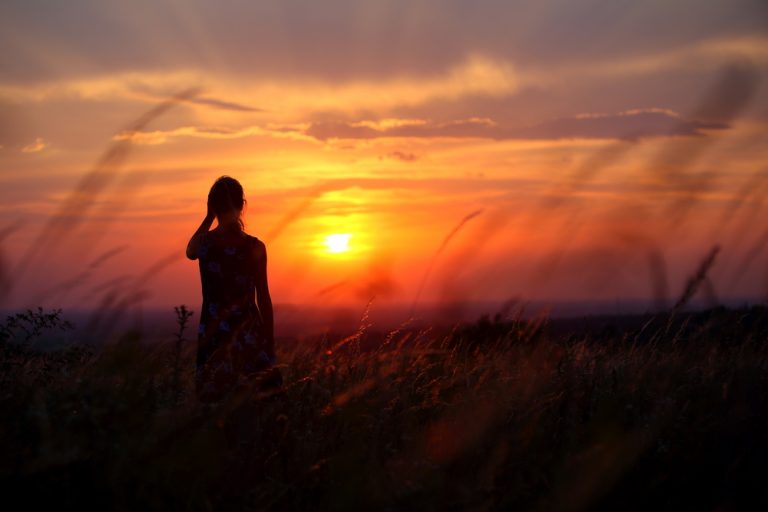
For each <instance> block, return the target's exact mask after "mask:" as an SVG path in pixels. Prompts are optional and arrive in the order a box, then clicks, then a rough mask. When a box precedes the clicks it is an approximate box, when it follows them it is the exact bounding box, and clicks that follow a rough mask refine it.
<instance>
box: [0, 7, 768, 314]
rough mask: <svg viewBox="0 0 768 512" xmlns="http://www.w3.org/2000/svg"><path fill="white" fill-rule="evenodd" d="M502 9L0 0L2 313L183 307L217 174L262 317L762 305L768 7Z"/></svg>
mask: <svg viewBox="0 0 768 512" xmlns="http://www.w3.org/2000/svg"><path fill="white" fill-rule="evenodd" d="M470 4H471V5H470ZM500 4H504V3H499V2H476V3H474V2H473V3H467V6H463V5H460V4H451V5H447V4H444V3H439V2H383V1H381V2H380V1H374V2H365V3H362V2H361V3H357V2H355V3H350V2H345V1H341V0H333V1H330V2H328V3H323V7H322V8H321V7H318V6H317V3H314V2H309V3H306V2H298V1H287V2H274V3H273V4H270V3H263V4H261V3H259V5H257V6H249V7H246V6H243V5H241V4H238V5H237V6H234V5H230V4H229V3H226V2H225V3H224V4H222V6H220V7H217V9H216V10H212V8H211V7H209V6H207V5H205V4H204V3H186V2H185V3H180V2H175V1H167V2H158V3H156V4H153V9H155V10H156V11H155V15H154V16H152V17H151V19H150V18H148V17H147V15H146V14H145V12H146V11H145V10H143V9H142V8H141V6H139V5H132V6H130V7H127V6H125V5H123V4H117V3H114V4H113V3H110V2H96V1H84V0H83V1H78V2H75V3H73V4H69V5H67V6H66V7H65V6H54V7H52V6H48V5H45V4H40V5H38V4H37V3H36V2H7V3H4V5H3V6H2V8H0V11H2V12H0V19H2V20H3V21H0V34H2V35H0V41H2V43H3V46H4V48H12V49H13V51H12V52H5V55H4V56H2V57H0V70H2V71H3V73H2V74H0V114H2V115H0V197H1V198H2V205H1V206H0V209H1V211H2V213H3V219H4V220H3V221H2V223H0V230H2V231H0V265H1V266H0V271H1V272H2V274H0V278H1V279H2V285H3V287H2V299H3V305H4V306H5V307H22V306H33V305H37V304H45V305H48V306H63V307H77V306H92V305H95V304H104V303H119V302H120V301H121V300H122V301H124V303H125V304H143V305H145V306H148V307H156V306H157V307H168V306H170V305H174V304H180V303H186V304H197V303H198V302H199V300H200V296H199V282H198V277H197V269H196V265H195V263H193V262H189V261H186V260H185V259H184V257H183V249H184V246H185V245H186V241H187V240H188V238H189V236H190V235H191V233H192V232H194V230H195V229H196V227H197V225H198V224H199V223H200V221H201V220H202V217H203V215H204V213H205V199H206V195H207V191H208V188H209V187H210V185H211V184H212V182H213V181H214V180H215V178H217V177H218V176H220V175H222V174H228V175H231V176H234V177H236V178H238V179H239V180H240V181H241V182H242V183H243V185H244V187H245V190H246V196H247V199H248V202H249V206H248V210H247V214H246V225H247V230H248V231H249V232H251V233H252V234H254V235H256V236H258V237H259V238H262V239H263V240H264V241H265V242H266V243H267V247H268V251H269V261H270V263H269V275H270V281H271V287H272V293H273V299H274V300H275V301H276V302H278V303H321V304H349V303H356V304H357V303H365V302H367V301H368V300H369V299H370V298H372V297H375V298H376V299H375V300H378V301H383V302H388V301H392V302H403V303H408V304H409V303H411V302H412V301H413V300H414V299H415V297H416V296H417V294H418V293H419V289H420V286H421V284H422V283H423V290H422V292H421V296H420V300H422V301H424V302H432V301H441V300H459V299H462V300H463V299H467V300H505V299H509V298H512V297H519V298H524V299H525V298H527V299H542V298H545V299H553V300H563V299H569V300H571V299H605V300H614V299H617V298H647V299H648V300H649V303H650V301H651V300H652V299H653V298H654V297H655V298H656V299H658V298H659V297H658V295H659V293H661V292H663V293H662V295H664V296H665V297H666V298H667V300H669V301H672V300H674V298H675V297H676V296H678V295H679V294H680V292H681V290H682V288H683V285H684V282H685V280H686V279H687V277H688V276H689V275H691V274H692V273H693V272H695V270H696V267H697V265H698V264H699V262H700V261H701V260H702V259H703V258H704V256H705V255H706V254H707V253H708V251H709V250H710V249H711V248H712V247H713V246H714V245H715V244H719V245H720V246H721V247H722V250H721V252H720V253H719V255H718V259H717V260H716V264H715V266H714V267H713V269H712V273H711V279H710V281H711V286H710V287H709V289H710V290H711V291H713V292H714V293H715V294H717V296H719V297H765V296H766V294H768V269H767V268H766V257H765V256H766V246H768V231H767V230H768V223H766V222H765V220H764V219H765V218H766V211H765V210H766V208H765V205H764V198H765V196H766V192H768V167H767V165H768V164H767V163H766V158H765V147H768V144H766V142H767V141H766V127H767V126H768V86H767V85H766V83H768V82H767V81H766V78H768V75H767V74H766V71H765V70H766V69H768V65H767V64H768V37H766V36H765V34H766V33H767V32H766V31H765V28H766V26H765V25H766V19H767V18H766V14H768V13H767V11H766V10H765V9H764V6H763V5H762V4H760V3H759V2H755V1H749V0H738V1H729V2H726V1H722V2H712V3H711V5H708V6H707V7H704V8H701V7H699V4H698V3H696V2H687V1H686V2H679V5H678V3H676V5H675V6H667V5H665V4H664V3H653V2H649V3H647V5H642V6H634V7H620V6H610V7H608V6H606V5H605V4H604V3H601V2H597V1H587V0H584V1H581V2H565V0H562V1H554V0H553V1H550V2H537V3H533V2H531V3H530V5H528V6H526V7H521V6H519V5H518V6H514V7H513V6H511V5H500ZM41 5H42V6H44V7H45V9H42V8H41ZM694 7H695V8H696V9H697V13H698V14H697V16H696V17H691V16H689V15H688V14H689V13H690V9H693V8H694ZM693 18H696V19H693ZM650 34H653V36H652V37H651V36H650ZM179 93H184V96H183V97H182V98H179V99H176V100H172V101H171V100H169V99H170V98H172V97H173V96H174V95H176V94H179ZM163 102H167V104H166V107H167V108H163V107H161V108H162V111H156V112H152V109H157V108H158V106H160V105H163ZM150 112H152V113H151V114H148V113H150ZM142 116H144V117H142ZM144 121H146V122H144ZM462 219H467V220H466V222H464V224H462V225H461V227H460V228H459V229H458V231H455V232H454V234H453V236H451V237H450V239H448V240H446V237H448V236H449V234H450V233H452V232H453V230H454V229H455V228H456V227H457V226H458V225H459V224H460V223H461V222H462ZM333 234H348V235H351V236H350V237H349V250H347V251H344V252H338V253H332V252H330V251H329V250H328V247H327V245H326V244H325V239H326V237H327V236H328V235H333ZM659 280H661V281H662V284H664V283H666V284H665V286H661V288H660V285H659ZM660 290H661V292H660ZM662 298H663V297H662Z"/></svg>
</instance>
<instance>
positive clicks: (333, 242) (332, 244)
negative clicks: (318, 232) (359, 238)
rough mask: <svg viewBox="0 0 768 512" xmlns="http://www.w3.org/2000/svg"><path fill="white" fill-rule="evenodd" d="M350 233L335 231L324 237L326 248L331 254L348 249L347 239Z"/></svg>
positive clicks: (350, 236)
mask: <svg viewBox="0 0 768 512" xmlns="http://www.w3.org/2000/svg"><path fill="white" fill-rule="evenodd" d="M350 238H352V235H350V234H349V233H335V234H333V235H328V236H326V237H325V247H326V250H327V251H328V252H330V253H332V254H339V253H342V252H347V251H348V250H349V239H350Z"/></svg>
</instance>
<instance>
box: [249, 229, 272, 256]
mask: <svg viewBox="0 0 768 512" xmlns="http://www.w3.org/2000/svg"><path fill="white" fill-rule="evenodd" d="M243 234H244V235H245V239H246V241H247V242H248V244H249V245H250V246H251V247H252V248H253V251H254V252H255V253H257V254H258V255H261V254H266V252H267V246H266V245H265V244H264V242H262V241H261V240H259V239H258V238H256V237H255V236H253V235H249V234H248V233H245V232H244V233H243Z"/></svg>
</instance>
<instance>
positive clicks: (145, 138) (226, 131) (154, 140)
mask: <svg viewBox="0 0 768 512" xmlns="http://www.w3.org/2000/svg"><path fill="white" fill-rule="evenodd" d="M259 135H260V136H270V137H279V138H287V139H302V140H306V139H310V137H307V136H305V135H302V134H301V133H300V132H299V131H297V130H296V129H289V128H286V127H277V128H274V129H272V128H269V127H267V128H263V127H260V126H246V127H243V128H222V127H211V126H181V127H179V128H174V129H171V130H152V131H130V130H126V131H122V132H120V133H118V134H116V135H115V136H113V137H112V140H115V141H122V140H130V141H131V142H133V143H134V144H147V145H157V144H165V143H167V142H169V141H170V140H171V139H174V138H179V137H193V138H198V139H214V140H227V139H243V138H246V137H253V136H259Z"/></svg>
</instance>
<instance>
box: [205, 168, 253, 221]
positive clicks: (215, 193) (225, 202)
mask: <svg viewBox="0 0 768 512" xmlns="http://www.w3.org/2000/svg"><path fill="white" fill-rule="evenodd" d="M245 204H246V201H245V194H244V193H243V186H242V185H240V182H239V181H237V180H236V179H235V178H231V177H229V176H222V177H221V178H219V179H217V180H216V182H215V183H214V184H213V186H212V187H211V191H210V192H208V205H209V206H210V208H211V210H213V213H215V214H216V217H218V218H219V220H221V217H222V215H225V214H227V213H229V212H231V211H236V212H237V214H238V219H237V221H238V222H239V223H240V227H241V228H242V227H244V226H243V206H245Z"/></svg>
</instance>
